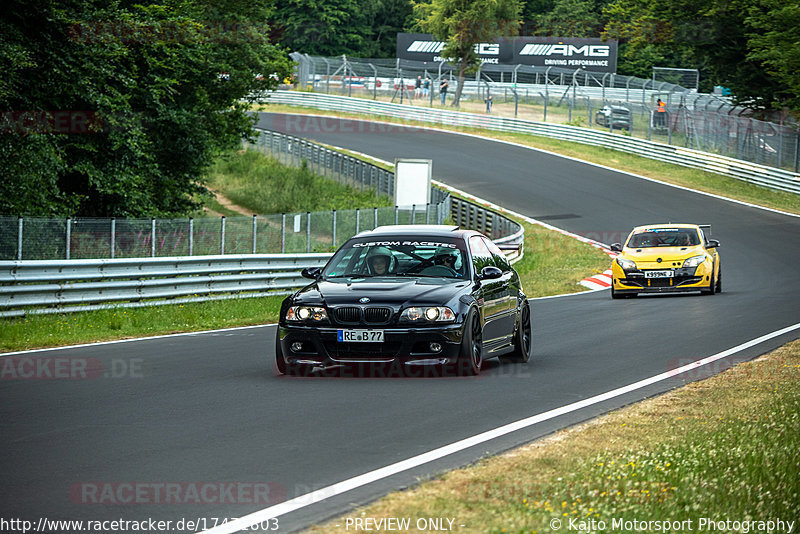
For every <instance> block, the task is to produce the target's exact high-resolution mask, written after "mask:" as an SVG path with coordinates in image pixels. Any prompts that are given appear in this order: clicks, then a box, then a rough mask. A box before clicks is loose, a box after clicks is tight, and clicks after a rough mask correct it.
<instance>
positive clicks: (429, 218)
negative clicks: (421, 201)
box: [425, 202, 431, 224]
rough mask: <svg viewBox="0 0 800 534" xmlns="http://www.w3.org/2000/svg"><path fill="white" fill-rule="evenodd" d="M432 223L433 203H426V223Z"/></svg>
mask: <svg viewBox="0 0 800 534" xmlns="http://www.w3.org/2000/svg"><path fill="white" fill-rule="evenodd" d="M430 223H431V203H430V202H428V203H427V204H425V224H430Z"/></svg>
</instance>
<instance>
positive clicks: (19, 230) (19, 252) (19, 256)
mask: <svg viewBox="0 0 800 534" xmlns="http://www.w3.org/2000/svg"><path fill="white" fill-rule="evenodd" d="M796 159H797V156H795V160H796ZM17 261H22V217H19V218H17Z"/></svg>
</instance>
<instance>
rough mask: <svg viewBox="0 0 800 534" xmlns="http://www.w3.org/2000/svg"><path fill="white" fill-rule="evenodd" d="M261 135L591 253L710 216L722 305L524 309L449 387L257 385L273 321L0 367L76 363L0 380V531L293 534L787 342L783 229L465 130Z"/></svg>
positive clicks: (336, 381) (397, 381) (792, 310)
mask: <svg viewBox="0 0 800 534" xmlns="http://www.w3.org/2000/svg"><path fill="white" fill-rule="evenodd" d="M258 126H259V127H263V128H268V129H274V130H277V131H282V132H285V133H289V134H292V135H296V136H300V137H306V138H309V139H312V140H315V141H318V142H322V143H326V144H329V145H334V146H338V147H342V148H346V149H349V150H354V151H358V152H362V153H365V154H368V155H370V156H373V157H376V158H380V159H384V160H389V161H392V160H394V159H395V158H424V159H431V160H433V175H434V177H435V178H436V179H437V180H439V181H441V182H444V183H445V184H448V185H450V186H452V187H455V188H458V189H460V190H463V191H466V192H468V193H470V194H472V195H475V196H477V197H480V198H483V199H485V200H487V201H489V202H493V203H495V204H497V205H500V206H503V207H504V208H506V209H508V210H511V211H514V212H517V213H519V214H521V215H523V216H526V217H530V218H533V219H536V220H539V221H544V222H547V223H549V224H551V225H553V226H555V227H557V228H560V229H563V230H565V231H568V232H572V233H575V234H578V235H581V236H585V237H587V238H590V239H593V240H596V241H599V242H602V243H605V244H610V243H612V242H620V241H622V240H623V239H624V238H625V236H626V235H627V233H628V232H629V231H630V229H631V228H632V227H634V226H636V225H640V224H648V223H660V222H670V221H671V222H694V223H701V224H711V225H712V227H713V237H714V239H717V240H719V241H720V242H721V243H722V246H721V248H720V255H721V257H722V262H723V263H722V266H723V271H724V278H723V280H724V288H723V293H721V294H718V295H714V296H700V295H693V294H692V295H675V296H660V295H659V296H647V297H641V298H637V299H630V300H620V301H616V300H614V301H612V300H611V298H610V295H609V292H608V291H594V292H586V293H582V294H575V295H572V296H567V297H559V298H543V299H536V300H532V301H531V307H532V311H533V338H534V339H533V357H532V359H531V361H530V362H529V363H528V364H526V365H506V364H499V363H497V362H494V361H490V362H487V364H486V365H485V369H484V371H483V372H482V373H481V374H480V375H479V376H478V377H475V378H467V379H464V378H430V377H429V378H355V377H354V378H311V379H304V378H293V377H282V376H276V374H275V372H274V371H273V347H274V336H275V326H274V325H264V326H260V327H247V328H240V329H229V330H221V331H214V332H201V333H192V334H181V335H175V336H159V337H154V338H149V339H143V340H133V341H125V342H111V343H102V344H93V345H82V346H77V347H65V348H60V349H51V350H43V351H35V352H29V353H26V354H24V355H23V354H19V353H17V354H5V355H0V359H3V358H12V357H22V356H31V357H34V356H35V357H37V358H41V357H46V358H49V359H51V360H52V362H51V364H52V365H56V360H63V361H64V362H66V363H64V364H63V365H75V364H76V362H77V364H79V365H83V366H85V368H86V369H88V371H89V372H88V373H85V375H86V376H88V378H85V377H84V378H83V379H76V380H69V379H65V380H2V381H0V411H1V413H2V417H3V421H4V425H3V427H4V429H3V432H2V438H1V439H0V444H1V445H2V447H3V453H4V459H5V460H4V462H3V466H4V467H3V470H2V485H1V486H0V487H2V490H0V491H2V493H3V496H2V497H3V502H4V504H5V506H4V509H5V510H4V514H3V515H4V517H18V518H26V519H29V520H32V521H35V520H36V519H37V518H41V517H46V518H48V519H50V520H53V519H78V520H80V519H83V520H117V519H120V518H122V519H129V520H145V519H148V518H153V519H157V520H162V521H172V525H173V529H172V531H183V532H189V531H196V530H202V529H204V528H210V527H212V526H214V524H215V523H214V521H213V520H214V519H217V520H218V521H221V520H222V519H226V518H232V517H243V516H246V515H248V514H253V513H259V514H260V515H257V516H251V519H250V521H252V522H256V521H257V520H258V521H260V520H264V519H269V518H271V517H274V518H276V521H275V523H274V524H275V525H276V526H278V527H279V531H280V532H292V531H296V530H300V529H302V528H304V527H307V526H309V525H311V524H313V523H316V522H319V521H322V520H324V519H326V518H329V517H331V516H333V515H337V514H341V513H343V512H344V511H346V510H348V509H350V508H352V507H353V506H354V505H358V504H361V503H365V502H368V501H370V500H374V499H375V498H376V497H378V496H380V495H383V494H385V493H387V492H389V491H392V490H396V489H399V488H404V487H407V486H409V485H412V484H414V483H415V482H416V481H417V480H419V479H420V478H425V477H429V476H431V475H434V474H436V473H440V472H443V471H445V470H448V469H452V468H454V467H457V466H462V465H466V464H469V463H471V462H473V461H475V460H477V459H478V458H481V457H484V456H485V455H487V454H496V453H499V452H502V451H504V450H507V449H509V448H512V447H515V446H518V445H520V444H523V443H526V442H529V441H531V440H534V439H537V438H539V437H542V436H545V435H547V434H549V433H551V432H553V431H555V430H558V429H560V428H564V427H566V426H569V425H572V424H575V423H577V422H580V421H584V420H586V419H589V418H592V417H594V416H596V415H598V414H601V413H604V412H607V411H609V410H612V409H614V408H617V407H620V406H623V405H626V404H630V403H633V402H636V401H638V400H641V399H643V398H646V397H649V396H653V395H656V394H658V393H661V392H664V391H668V390H670V389H673V388H675V387H679V386H680V385H682V384H684V383H686V382H688V381H692V380H697V379H700V378H703V377H706V376H709V375H710V374H714V373H716V372H719V371H722V370H725V369H727V368H730V366H731V365H734V364H735V363H736V362H739V361H744V360H749V359H752V358H754V357H756V356H758V355H760V354H763V353H765V352H768V351H770V350H772V349H774V348H776V347H778V346H780V345H782V344H784V343H786V342H788V341H790V340H792V339H796V338H798V337H800V325H798V323H800V306H798V303H799V302H800V280H798V277H797V273H798V269H797V265H800V218H799V217H796V216H792V215H788V214H782V213H778V212H774V211H770V210H765V209H760V208H757V207H753V206H747V205H743V204H741V203H736V202H731V201H727V200H725V199H722V198H716V197H713V196H709V195H706V194H700V193H696V192H692V191H689V190H686V189H682V188H677V187H673V186H668V185H665V184H661V183H657V182H654V181H650V180H646V179H642V178H640V177H636V176H632V175H630V174H627V173H621V172H617V171H614V170H611V169H608V168H603V167H599V166H594V165H590V164H586V163H583V162H579V161H576V160H572V159H568V158H563V157H559V156H556V155H553V154H549V153H545V152H541V151H537V150H535V149H531V148H526V147H521V146H517V145H514V144H510V143H504V142H495V141H491V140H487V139H484V138H479V137H476V136H469V135H461V134H455V133H449V132H444V131H438V130H434V129H425V128H420V127H407V126H402V125H388V124H381V123H370V122H367V121H358V120H354V119H337V118H334V117H325V118H322V117H317V118H316V120H314V121H311V120H303V119H300V118H297V117H293V116H290V115H283V114H269V113H262V114H261V115H260V120H259V124H258ZM93 369H99V370H101V371H100V372H95V373H92V372H91V371H92V370H93ZM259 511H261V512H259ZM180 520H184V524H183V526H184V527H185V526H186V522H187V521H194V522H197V523H198V525H196V526H201V527H203V528H195V529H194V530H189V529H186V528H183V529H178V528H177V527H175V526H176V525H177V522H178V521H180ZM200 520H204V522H202V523H201V522H200ZM265 526H269V523H265ZM235 528H236V527H235V526H233V524H227V525H226V526H225V527H224V528H222V529H217V531H233V530H232V529H235Z"/></svg>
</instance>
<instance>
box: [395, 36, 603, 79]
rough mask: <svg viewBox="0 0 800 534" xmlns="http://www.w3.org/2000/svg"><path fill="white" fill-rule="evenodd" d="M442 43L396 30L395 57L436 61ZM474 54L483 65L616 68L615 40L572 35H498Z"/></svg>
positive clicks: (592, 68)
mask: <svg viewBox="0 0 800 534" xmlns="http://www.w3.org/2000/svg"><path fill="white" fill-rule="evenodd" d="M444 45H445V43H444V42H443V41H437V40H435V39H434V38H433V36H432V35H430V34H427V33H398V34H397V57H398V58H400V59H411V60H415V61H426V62H428V61H429V62H434V63H438V62H440V61H441V60H442V54H441V53H442V49H444ZM475 53H476V54H477V55H478V57H479V58H480V59H481V62H483V63H484V64H486V63H492V64H495V65H531V66H534V67H561V68H565V69H579V68H584V69H586V70H590V71H594V72H611V73H614V72H616V71H617V41H615V40H608V41H603V40H602V39H588V38H587V39H581V38H575V37H563V38H562V37H515V38H511V39H504V38H500V39H497V40H495V41H494V42H491V43H478V44H476V45H475Z"/></svg>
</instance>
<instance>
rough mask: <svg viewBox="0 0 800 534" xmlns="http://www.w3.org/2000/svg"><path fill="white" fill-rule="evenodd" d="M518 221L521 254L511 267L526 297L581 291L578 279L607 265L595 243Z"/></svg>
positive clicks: (608, 262)
mask: <svg viewBox="0 0 800 534" xmlns="http://www.w3.org/2000/svg"><path fill="white" fill-rule="evenodd" d="M521 224H522V225H523V227H524V228H525V245H524V249H523V250H524V252H525V254H524V256H523V258H522V259H521V260H520V261H518V262H517V263H515V264H514V269H516V270H517V272H518V273H519V277H520V280H521V281H522V287H523V288H524V290H525V294H526V295H528V297H529V298H535V297H548V296H552V295H561V294H564V293H575V292H577V291H582V290H583V287H581V286H579V285H578V282H580V281H581V280H583V279H584V278H587V277H589V276H592V275H593V274H597V273H602V272H603V271H605V270H606V269H608V268H609V267H610V266H611V260H610V259H609V258H608V256H607V255H606V254H605V253H604V252H602V251H601V250H599V249H597V248H595V247H592V246H590V245H587V244H585V243H582V242H580V241H578V240H577V239H574V238H572V237H568V236H565V235H562V234H559V233H557V232H554V231H552V230H547V229H545V228H542V227H541V226H537V225H534V224H528V223H525V222H523V223H521Z"/></svg>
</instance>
